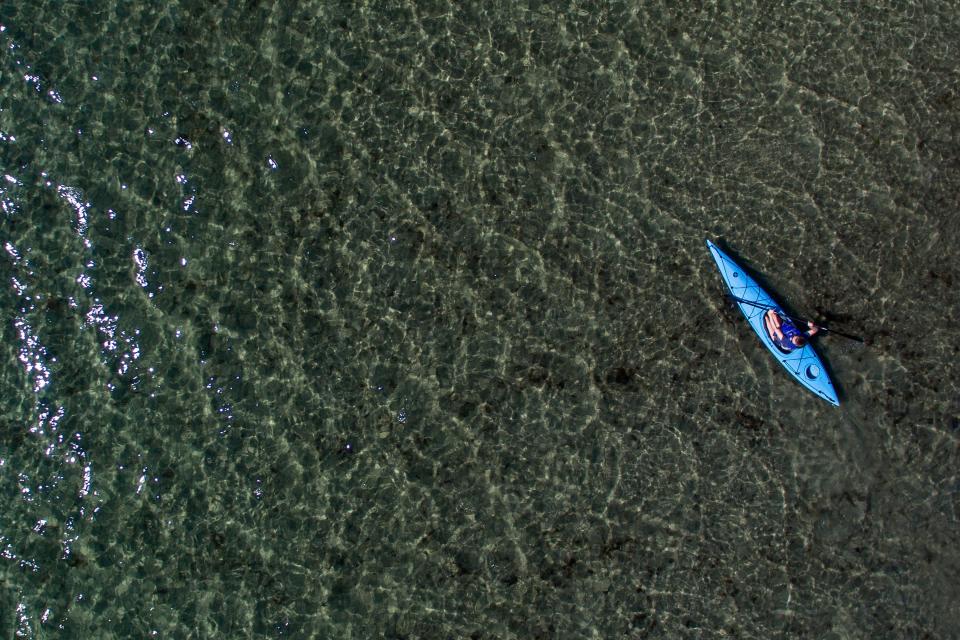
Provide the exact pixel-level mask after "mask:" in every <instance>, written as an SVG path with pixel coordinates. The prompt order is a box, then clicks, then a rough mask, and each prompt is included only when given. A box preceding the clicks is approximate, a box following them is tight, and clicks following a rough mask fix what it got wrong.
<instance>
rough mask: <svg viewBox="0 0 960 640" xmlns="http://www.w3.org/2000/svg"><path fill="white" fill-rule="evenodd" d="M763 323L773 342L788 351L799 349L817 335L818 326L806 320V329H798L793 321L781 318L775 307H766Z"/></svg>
mask: <svg viewBox="0 0 960 640" xmlns="http://www.w3.org/2000/svg"><path fill="white" fill-rule="evenodd" d="M763 324H764V326H765V327H766V328H767V333H768V334H769V335H770V339H771V340H773V344H775V345H777V347H778V348H779V349H780V350H781V351H783V352H784V353H790V352H791V351H793V350H794V349H799V348H801V347H803V346H804V345H805V344H807V341H808V340H809V339H810V338H812V337H813V336H815V335H817V332H818V331H820V327H818V326H817V325H815V324H813V323H812V322H807V330H806V331H800V330H799V329H797V328H796V327H795V326H794V325H793V323H791V322H790V321H789V320H787V319H785V318H781V317H780V315H779V314H778V313H777V312H776V310H775V309H768V310H767V312H766V313H765V314H764V315H763Z"/></svg>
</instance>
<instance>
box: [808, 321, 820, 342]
mask: <svg viewBox="0 0 960 640" xmlns="http://www.w3.org/2000/svg"><path fill="white" fill-rule="evenodd" d="M818 333H820V327H818V326H817V325H815V324H813V323H812V322H810V321H809V320H807V337H808V338H812V337H813V336H815V335H817V334H818Z"/></svg>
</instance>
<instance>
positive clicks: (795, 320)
mask: <svg viewBox="0 0 960 640" xmlns="http://www.w3.org/2000/svg"><path fill="white" fill-rule="evenodd" d="M730 297H731V298H733V299H734V300H736V301H737V302H740V303H742V304H747V305H750V306H751V307H756V308H757V309H773V310H774V311H776V309H775V308H774V307H771V306H770V305H766V304H760V303H758V302H750V301H749V300H744V299H743V298H738V297H737V296H735V295H730ZM777 314H778V315H780V316H781V317H783V318H786V319H787V320H789V321H790V322H792V323H794V324H795V325H799V326H804V325H806V324H807V322H808V321H807V320H804V319H803V318H791V317H790V316H788V315H787V314H785V313H782V312H780V311H777ZM811 324H812V323H811ZM813 326H815V327H816V328H817V329H820V330H821V331H826V332H827V333H832V334H834V335H838V336H842V337H844V338H849V339H850V340H856V341H857V342H863V338H860V337H858V336H852V335H850V334H849V333H843V332H842V331H837V330H836V329H830V328H829V327H822V326H820V325H818V324H814V325H813Z"/></svg>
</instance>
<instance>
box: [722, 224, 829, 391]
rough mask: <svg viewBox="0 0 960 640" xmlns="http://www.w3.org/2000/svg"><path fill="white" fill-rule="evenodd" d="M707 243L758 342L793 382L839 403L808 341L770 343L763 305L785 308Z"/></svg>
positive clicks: (766, 307) (801, 328)
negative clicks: (787, 347) (784, 345)
mask: <svg viewBox="0 0 960 640" xmlns="http://www.w3.org/2000/svg"><path fill="white" fill-rule="evenodd" d="M707 247H709V249H710V253H711V254H712V255H713V259H714V260H715V261H716V263H717V268H718V269H720V275H721V276H722V277H723V281H724V282H726V283H727V287H729V289H730V293H732V294H733V297H734V299H736V300H737V306H738V307H740V311H742V312H743V315H744V316H745V317H746V318H747V322H749V323H750V326H751V327H753V330H754V331H755V332H756V334H757V336H759V337H760V342H762V343H763V344H764V345H765V346H766V347H767V349H768V350H769V351H770V353H772V354H773V357H775V358H776V359H777V361H778V362H780V363H781V364H782V365H783V366H784V368H785V369H786V370H787V371H789V372H790V375H792V376H793V377H794V378H796V380H797V382H799V383H800V384H802V385H803V386H805V387H806V388H807V389H810V391H813V392H814V393H815V394H817V395H818V396H820V397H821V398H823V399H824V400H826V401H827V402H829V403H830V404H832V405H835V406H840V401H839V400H838V399H837V392H836V391H835V390H834V388H833V383H832V382H830V376H829V375H827V369H826V367H824V366H823V361H821V360H820V356H818V355H817V352H816V351H814V350H813V346H812V345H811V344H810V343H809V342H808V343H807V344H805V345H804V346H803V347H801V348H799V349H795V350H793V351H791V352H790V353H785V352H784V351H783V350H781V349H780V347H778V346H777V345H775V344H774V343H773V340H772V339H771V338H770V334H768V333H767V329H766V327H764V325H763V316H764V314H765V313H766V312H767V309H773V310H775V311H776V312H777V313H781V314H784V313H785V312H784V311H783V309H782V308H781V307H780V305H779V304H777V302H776V301H775V300H774V299H773V298H772V297H771V296H770V294H768V293H767V292H766V291H764V290H763V289H762V288H761V287H760V285H758V284H757V282H756V281H755V280H754V279H753V278H751V277H750V276H749V275H747V274H746V273H745V272H744V270H743V269H742V268H741V267H740V266H739V265H738V264H737V263H736V262H734V261H733V259H732V258H731V257H730V256H728V255H727V254H726V253H724V252H723V251H722V250H720V249H719V248H718V247H717V245H715V244H713V243H712V242H710V241H709V240H707ZM741 301H742V302H741ZM798 328H799V329H800V330H803V329H805V327H798Z"/></svg>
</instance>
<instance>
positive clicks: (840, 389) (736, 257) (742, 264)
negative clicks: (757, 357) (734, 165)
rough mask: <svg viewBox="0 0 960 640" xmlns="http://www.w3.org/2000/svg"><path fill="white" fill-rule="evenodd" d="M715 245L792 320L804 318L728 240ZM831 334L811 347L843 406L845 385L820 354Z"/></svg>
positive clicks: (728, 296)
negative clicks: (822, 345)
mask: <svg viewBox="0 0 960 640" xmlns="http://www.w3.org/2000/svg"><path fill="white" fill-rule="evenodd" d="M713 243H714V244H715V245H716V246H717V248H719V249H720V250H721V251H723V252H724V253H726V254H727V255H728V256H729V257H730V258H731V259H732V260H733V261H734V262H736V263H737V266H738V267H739V268H740V269H741V270H743V272H744V273H745V274H746V275H747V276H749V277H750V278H752V279H753V280H754V281H755V282H756V283H757V284H758V285H759V286H760V288H761V289H763V290H764V291H766V292H767V293H768V294H769V296H770V297H771V298H773V300H774V301H775V302H776V303H777V305H779V306H780V308H781V309H782V310H783V312H784V313H785V314H786V315H788V316H791V317H792V318H798V317H804V316H803V315H802V314H797V313H796V310H795V308H794V307H792V306H791V305H789V304H785V303H783V302H782V301H783V297H782V296H780V294H779V292H778V291H777V289H776V287H774V286H773V285H772V284H771V283H770V281H769V280H768V279H767V278H765V277H764V276H763V275H762V274H761V273H760V271H759V270H757V269H756V268H755V267H754V266H753V264H752V263H751V261H750V260H747V259H746V258H744V257H743V256H742V255H741V254H740V253H739V252H737V251H736V250H733V249H731V248H730V246H729V245H728V244H727V242H726V240H724V239H723V238H722V237H720V238H717V239H716V240H714V241H713ZM720 287H721V288H722V290H723V297H724V298H725V299H726V300H727V303H728V304H729V305H730V307H731V308H732V309H734V310H736V311H737V315H738V316H740V317H743V314H742V313H740V309H739V308H738V305H737V303H736V301H735V298H734V296H733V294H732V293H731V292H730V291H729V290H728V289H727V287H726V285H725V284H723V283H722V282H721V284H720ZM817 312H818V313H819V314H820V315H823V316H826V317H827V318H832V319H841V318H846V317H847V316H845V315H842V314H832V313H830V312H829V311H827V312H824V311H822V310H820V309H818V310H817ZM747 329H748V332H749V324H748V325H747ZM750 333H752V332H750ZM829 333H830V331H829V329H828V330H827V331H825V332H823V333H820V334H819V335H817V336H815V337H814V339H813V340H812V341H811V346H813V348H814V350H815V351H816V352H817V353H818V355H820V358H819V360H820V364H821V365H822V366H823V368H824V373H825V374H826V375H827V377H828V378H829V380H830V382H831V383H832V385H833V389H834V392H835V393H836V396H837V400H838V401H840V403H841V404H842V403H843V401H845V400H846V399H847V394H846V393H845V391H844V385H843V384H842V383H841V382H840V381H839V380H838V378H837V376H836V375H835V372H834V369H833V366H832V365H831V364H830V361H829V360H828V359H827V358H826V357H825V356H824V355H823V354H822V353H820V352H821V349H820V348H819V347H820V344H819V343H820V342H821V339H822V338H824V337H826V336H827V335H829ZM860 346H861V347H862V346H863V343H860ZM831 350H833V349H831Z"/></svg>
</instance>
